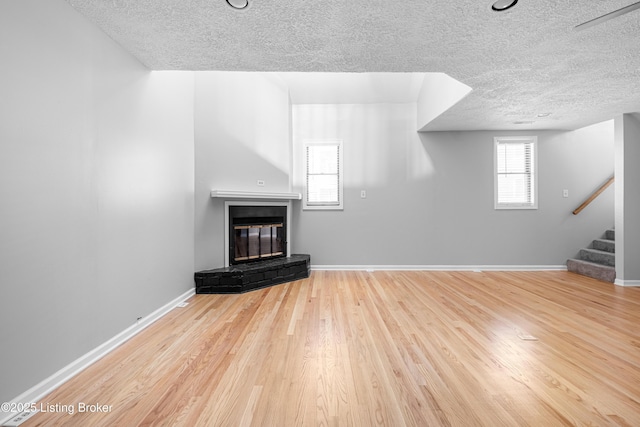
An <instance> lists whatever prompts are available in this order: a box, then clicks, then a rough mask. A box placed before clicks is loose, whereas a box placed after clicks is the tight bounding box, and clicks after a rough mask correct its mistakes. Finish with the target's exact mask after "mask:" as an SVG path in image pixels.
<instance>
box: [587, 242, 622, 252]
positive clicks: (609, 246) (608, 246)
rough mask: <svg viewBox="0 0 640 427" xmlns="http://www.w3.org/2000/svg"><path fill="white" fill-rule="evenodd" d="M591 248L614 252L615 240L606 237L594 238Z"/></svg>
mask: <svg viewBox="0 0 640 427" xmlns="http://www.w3.org/2000/svg"><path fill="white" fill-rule="evenodd" d="M591 246H593V249H597V250H599V251H605V252H611V253H615V252H616V242H615V240H607V239H596V240H594V241H593V243H592V245H591Z"/></svg>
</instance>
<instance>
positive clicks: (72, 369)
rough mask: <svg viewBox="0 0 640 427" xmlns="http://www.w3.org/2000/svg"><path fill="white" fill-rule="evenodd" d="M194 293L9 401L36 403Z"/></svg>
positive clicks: (3, 418)
mask: <svg viewBox="0 0 640 427" xmlns="http://www.w3.org/2000/svg"><path fill="white" fill-rule="evenodd" d="M194 294H195V288H193V289H190V290H188V291H187V292H185V293H183V294H182V295H180V296H179V297H177V298H175V299H174V300H172V301H170V302H169V303H167V304H165V305H163V306H162V307H160V308H158V309H157V310H155V311H154V312H153V313H151V314H149V315H148V316H146V317H143V318H142V319H140V321H139V322H138V323H136V324H135V325H132V326H130V327H128V328H127V329H125V330H124V331H122V332H120V333H119V334H118V335H116V336H114V337H113V338H111V339H110V340H108V341H106V342H104V343H103V344H100V345H99V346H98V347H96V348H94V349H93V350H91V351H90V352H88V353H87V354H85V355H84V356H81V357H80V358H78V359H76V360H75V361H73V362H71V363H70V364H68V365H67V366H65V367H64V368H62V369H60V370H59V371H58V372H56V373H55V374H53V375H51V376H50V377H49V378H46V379H44V380H43V381H41V382H40V383H38V384H36V385H35V386H33V387H31V388H30V389H29V390H27V391H25V392H24V393H22V394H21V395H19V396H17V397H16V398H14V399H12V400H11V401H10V402H9V403H31V402H33V403H35V402H37V401H39V400H40V399H42V398H43V397H45V396H46V395H47V394H49V393H51V392H52V391H53V390H55V389H56V388H58V387H60V386H61V385H62V384H64V383H65V382H67V381H68V380H70V379H71V378H73V377H74V376H76V375H77V374H79V373H80V372H82V371H83V370H84V369H86V368H88V367H89V366H90V365H92V364H93V363H95V362H97V361H98V360H100V359H101V358H103V357H104V356H106V355H107V354H108V353H110V352H111V351H113V350H115V349H116V348H117V347H119V346H120V345H122V344H123V343H124V342H126V341H127V340H129V339H131V338H132V337H133V336H135V335H136V334H138V333H140V332H141V331H142V330H143V329H145V328H146V327H147V326H149V325H151V324H152V323H153V322H155V321H156V320H158V319H160V318H161V317H162V316H164V315H165V314H167V313H168V312H170V311H171V310H173V309H174V308H175V307H176V306H177V305H178V304H179V303H181V302H183V301H184V300H186V299H188V298H190V297H191V296H193V295H194ZM17 414H18V412H12V413H0V425H2V424H4V423H6V422H7V421H8V420H10V419H11V418H13V417H15V416H16V415H17Z"/></svg>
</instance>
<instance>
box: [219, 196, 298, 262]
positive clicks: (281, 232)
mask: <svg viewBox="0 0 640 427" xmlns="http://www.w3.org/2000/svg"><path fill="white" fill-rule="evenodd" d="M286 256H287V207H286V206H229V264H230V265H234V264H241V263H246V262H253V261H259V260H265V259H272V258H278V257H286Z"/></svg>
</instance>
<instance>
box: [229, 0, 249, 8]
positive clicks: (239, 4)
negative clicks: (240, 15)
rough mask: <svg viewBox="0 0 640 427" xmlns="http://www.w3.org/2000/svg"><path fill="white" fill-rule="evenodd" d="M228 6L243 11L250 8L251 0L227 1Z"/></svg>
mask: <svg viewBox="0 0 640 427" xmlns="http://www.w3.org/2000/svg"><path fill="white" fill-rule="evenodd" d="M227 4H228V5H229V6H231V7H232V8H234V9H238V10H242V9H246V8H247V7H248V6H249V0H227Z"/></svg>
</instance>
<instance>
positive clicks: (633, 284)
mask: <svg viewBox="0 0 640 427" xmlns="http://www.w3.org/2000/svg"><path fill="white" fill-rule="evenodd" d="M614 283H615V284H616V285H618V286H628V287H638V286H640V280H622V279H616V281H615V282H614Z"/></svg>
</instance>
